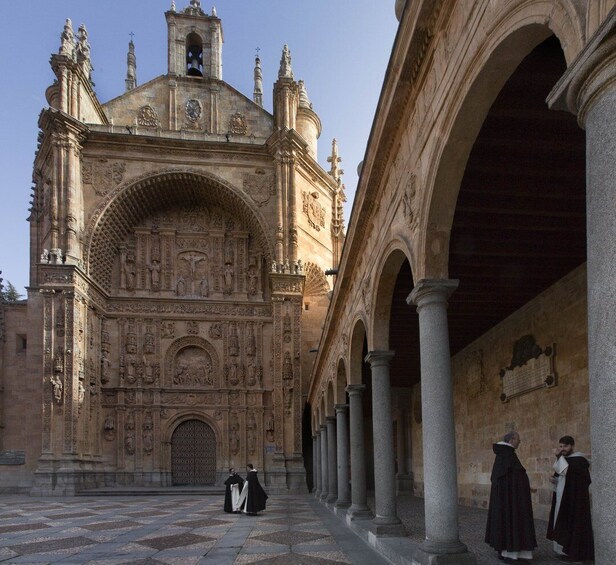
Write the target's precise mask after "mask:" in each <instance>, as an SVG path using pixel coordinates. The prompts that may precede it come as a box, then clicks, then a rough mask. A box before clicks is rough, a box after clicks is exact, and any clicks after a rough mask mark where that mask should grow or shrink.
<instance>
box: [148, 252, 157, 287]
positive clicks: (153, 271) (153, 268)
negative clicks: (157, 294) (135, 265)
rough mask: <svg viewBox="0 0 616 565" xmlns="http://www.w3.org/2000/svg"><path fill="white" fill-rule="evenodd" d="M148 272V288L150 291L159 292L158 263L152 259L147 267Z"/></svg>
mask: <svg viewBox="0 0 616 565" xmlns="http://www.w3.org/2000/svg"><path fill="white" fill-rule="evenodd" d="M148 270H149V271H150V288H151V289H152V290H156V291H158V290H160V261H157V260H156V259H153V260H152V262H151V263H150V264H149V265H148Z"/></svg>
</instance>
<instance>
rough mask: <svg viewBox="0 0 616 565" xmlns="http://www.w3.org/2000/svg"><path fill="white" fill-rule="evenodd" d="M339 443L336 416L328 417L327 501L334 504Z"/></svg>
mask: <svg viewBox="0 0 616 565" xmlns="http://www.w3.org/2000/svg"><path fill="white" fill-rule="evenodd" d="M337 451H338V445H337V441H336V418H334V417H333V416H328V417H327V473H328V476H327V484H328V488H329V493H328V495H327V502H329V503H331V504H333V503H334V502H336V500H337V499H338V453H337Z"/></svg>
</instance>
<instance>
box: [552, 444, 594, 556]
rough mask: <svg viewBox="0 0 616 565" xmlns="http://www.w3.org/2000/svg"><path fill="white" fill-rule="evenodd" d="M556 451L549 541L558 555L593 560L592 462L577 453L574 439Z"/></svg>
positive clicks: (561, 445) (560, 445)
mask: <svg viewBox="0 0 616 565" xmlns="http://www.w3.org/2000/svg"><path fill="white" fill-rule="evenodd" d="M558 443H559V446H558V447H557V448H556V449H555V450H554V455H555V456H556V458H557V459H556V462H555V463H554V477H553V479H554V483H555V485H556V489H555V491H554V494H553V495H552V509H551V510H550V520H549V522H548V533H547V538H548V539H551V540H552V541H553V542H554V550H555V551H556V553H559V554H562V555H566V556H567V557H568V558H569V559H571V560H572V561H585V560H591V559H594V557H595V546H594V539H593V533H592V522H591V517H590V495H589V493H588V488H589V487H590V482H591V481H590V463H589V462H588V459H587V458H586V456H585V455H584V454H583V453H580V452H579V451H576V452H574V451H573V448H574V446H575V441H574V439H573V438H572V437H571V436H564V437H562V438H560V440H559V442H558Z"/></svg>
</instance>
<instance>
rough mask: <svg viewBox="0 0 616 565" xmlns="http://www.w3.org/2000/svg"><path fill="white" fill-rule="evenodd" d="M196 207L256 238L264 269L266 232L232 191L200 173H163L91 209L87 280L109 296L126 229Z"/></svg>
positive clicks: (258, 218) (253, 212) (268, 257)
mask: <svg viewBox="0 0 616 565" xmlns="http://www.w3.org/2000/svg"><path fill="white" fill-rule="evenodd" d="M199 205H206V206H217V207H220V208H222V209H224V210H226V211H227V212H230V213H232V214H233V215H234V216H235V217H236V218H238V220H239V221H240V222H241V223H242V224H243V225H244V226H245V227H246V228H247V229H248V230H249V231H250V233H251V234H252V236H253V237H254V238H255V239H256V242H257V244H258V245H259V247H260V248H261V249H262V250H263V252H264V253H265V255H266V257H265V259H266V264H268V263H269V262H271V257H272V245H271V242H270V241H269V239H268V234H269V233H270V230H268V229H267V227H266V223H265V220H264V219H263V218H262V217H261V216H260V214H259V212H258V211H257V210H256V209H254V208H253V207H252V206H251V205H250V204H249V203H248V202H247V201H246V200H245V199H244V198H243V196H242V194H241V193H240V192H239V191H238V190H237V189H236V188H234V187H233V186H231V185H229V184H228V183H225V182H224V181H222V180H221V179H218V178H214V177H211V176H206V175H204V174H201V173H197V172H192V171H169V172H164V173H160V174H155V175H151V176H148V177H145V178H143V179H141V180H139V181H137V182H134V183H133V184H131V185H130V186H128V187H125V188H123V189H121V190H119V191H118V192H116V193H114V194H113V195H111V196H110V197H109V198H108V199H107V201H106V202H105V203H104V204H103V205H102V206H101V207H100V208H99V209H98V210H97V212H96V213H95V214H94V216H93V219H92V221H91V224H90V228H89V234H90V236H89V238H87V241H88V242H89V244H88V245H87V246H86V257H85V259H86V264H87V270H88V273H89V275H90V276H91V278H92V279H93V280H94V281H95V282H96V283H98V284H99V285H100V286H101V287H102V288H103V289H104V290H105V291H107V292H109V291H110V289H111V281H112V271H113V263H114V260H115V257H116V255H117V253H118V245H119V244H120V242H122V241H123V240H124V238H125V237H126V235H127V234H128V233H129V231H130V230H131V228H133V227H134V226H136V225H138V224H139V223H140V222H141V221H143V220H145V219H146V218H148V217H150V216H152V215H154V214H156V213H159V212H161V211H163V210H167V209H171V208H177V207H180V206H187V207H188V206H190V207H193V206H199Z"/></svg>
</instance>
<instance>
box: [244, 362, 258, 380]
mask: <svg viewBox="0 0 616 565" xmlns="http://www.w3.org/2000/svg"><path fill="white" fill-rule="evenodd" d="M246 384H247V385H248V386H255V385H256V384H257V368H256V367H255V362H254V359H249V360H248V370H247V376H246Z"/></svg>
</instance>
